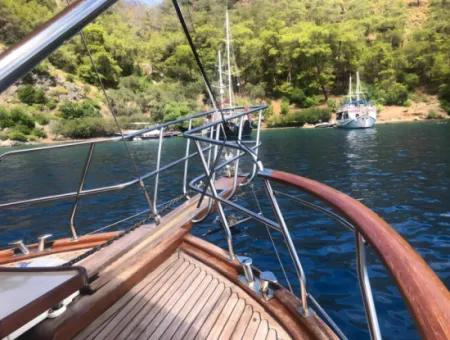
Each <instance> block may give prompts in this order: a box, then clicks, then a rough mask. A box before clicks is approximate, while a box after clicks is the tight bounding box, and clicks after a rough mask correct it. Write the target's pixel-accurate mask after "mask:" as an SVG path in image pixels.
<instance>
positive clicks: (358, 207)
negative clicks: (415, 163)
mask: <svg viewBox="0 0 450 340" xmlns="http://www.w3.org/2000/svg"><path fill="white" fill-rule="evenodd" d="M260 176H262V177H264V178H266V179H270V180H274V181H277V182H280V183H282V184H286V185H290V186H293V187H295V188H297V189H300V190H301V191H304V192H307V193H309V194H311V195H313V196H315V197H317V198H319V199H320V200H322V201H324V202H326V203H327V204H329V205H330V206H331V207H332V208H333V209H335V210H336V211H337V212H339V214H340V215H342V216H344V217H345V218H346V219H347V220H348V221H349V222H351V223H352V224H353V225H354V226H355V228H356V230H358V232H360V233H361V234H362V235H363V236H364V239H365V240H366V241H367V242H368V243H369V244H370V245H371V246H372V247H373V248H374V249H375V251H376V252H377V253H378V255H379V256H380V258H381V260H382V261H383V262H384V264H385V266H386V268H387V269H388V271H389V272H390V273H391V274H392V276H393V277H394V280H395V282H396V283H397V286H398V287H399V289H400V292H401V293H402V295H403V297H404V298H405V300H406V303H407V305H408V306H409V308H410V310H411V313H412V315H413V317H414V319H415V320H416V323H417V326H418V328H419V330H420V332H421V334H422V336H423V337H424V338H426V339H450V294H449V291H448V290H447V288H446V287H445V285H444V284H443V283H442V282H441V280H440V279H439V278H438V276H437V275H436V274H435V273H434V272H433V270H432V269H431V268H430V267H429V266H428V265H427V263H426V262H425V261H424V260H423V258H422V257H421V256H420V255H419V254H418V253H417V252H416V251H415V250H414V249H413V248H412V247H411V246H410V245H409V243H408V242H407V241H406V240H405V239H403V238H402V237H401V236H400V235H399V234H398V233H397V232H396V231H395V230H394V229H393V228H392V227H391V226H390V225H389V224H387V223H386V222H385V221H384V220H383V219H382V218H381V217H380V216H378V215H377V214H376V213H375V212H373V211H372V210H370V209H369V208H367V207H366V206H365V205H363V204H362V203H360V202H359V201H357V200H355V199H353V198H351V197H350V196H348V195H346V194H344V193H342V192H340V191H337V190H335V189H333V188H331V187H329V186H327V185H325V184H322V183H319V182H317V181H314V180H311V179H308V178H305V177H301V176H297V175H293V174H290V173H286V172H282V171H276V170H265V171H263V172H262V173H261V174H260Z"/></svg>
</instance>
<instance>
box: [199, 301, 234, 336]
mask: <svg viewBox="0 0 450 340" xmlns="http://www.w3.org/2000/svg"><path fill="white" fill-rule="evenodd" d="M238 301H239V297H238V296H237V294H235V293H233V294H232V295H231V296H230V298H229V299H228V301H227V303H226V305H225V307H224V308H223V309H222V312H221V313H220V314H219V316H218V318H217V319H216V322H215V323H214V326H213V327H212V328H211V330H210V331H209V334H208V337H207V339H209V340H213V339H218V338H219V336H220V334H221V333H222V330H223V328H224V326H225V325H226V323H227V321H228V319H229V318H230V317H231V314H232V313H233V310H234V307H235V306H236V304H237V303H238Z"/></svg>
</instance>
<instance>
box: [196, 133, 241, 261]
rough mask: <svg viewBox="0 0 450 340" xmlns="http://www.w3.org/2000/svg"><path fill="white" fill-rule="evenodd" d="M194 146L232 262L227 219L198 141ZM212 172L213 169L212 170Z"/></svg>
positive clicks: (233, 255)
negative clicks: (215, 206)
mask: <svg viewBox="0 0 450 340" xmlns="http://www.w3.org/2000/svg"><path fill="white" fill-rule="evenodd" d="M195 146H196V147H197V150H198V154H199V155H200V160H201V161H202V165H203V169H204V170H205V174H206V177H207V178H209V186H210V188H211V192H212V196H213V198H214V199H216V205H217V209H218V210H219V216H220V219H221V221H222V224H223V227H224V229H225V233H226V237H227V244H228V251H229V253H230V260H231V261H233V260H234V259H235V254H234V249H233V237H232V234H231V230H230V226H229V224H228V220H227V217H226V216H225V211H224V210H223V207H222V203H221V202H220V201H219V200H217V198H218V197H219V195H218V194H217V190H216V186H215V185H214V179H213V178H212V177H214V176H210V172H209V169H208V164H207V163H206V159H205V155H203V151H202V148H201V145H200V142H199V141H195ZM213 171H214V169H213Z"/></svg>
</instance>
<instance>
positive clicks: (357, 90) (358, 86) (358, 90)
mask: <svg viewBox="0 0 450 340" xmlns="http://www.w3.org/2000/svg"><path fill="white" fill-rule="evenodd" d="M360 94H361V84H360V82H359V72H358V71H356V100H357V101H359V95H360Z"/></svg>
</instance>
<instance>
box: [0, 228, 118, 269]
mask: <svg viewBox="0 0 450 340" xmlns="http://www.w3.org/2000/svg"><path fill="white" fill-rule="evenodd" d="M120 233H121V232H119V231H113V232H108V233H101V234H93V235H85V236H80V237H79V238H78V240H76V241H75V240H73V239H71V238H63V239H58V240H55V241H48V242H47V243H46V245H47V246H48V247H49V248H46V249H45V250H44V251H41V252H40V251H38V245H37V243H34V244H30V245H28V249H29V250H30V253H29V254H27V255H24V254H15V253H14V249H6V250H0V265H2V264H7V263H11V262H18V261H25V260H29V259H32V258H36V257H42V256H46V255H52V254H57V253H64V252H68V251H74V250H81V249H89V248H93V247H95V246H98V245H100V244H103V243H105V242H107V241H109V240H111V239H112V238H114V237H117V236H119V235H120Z"/></svg>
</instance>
